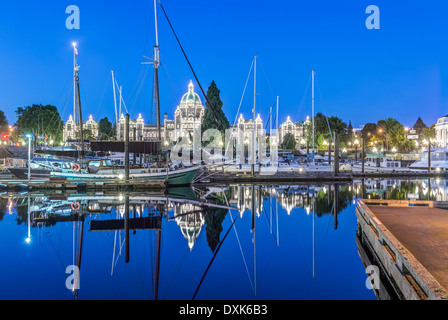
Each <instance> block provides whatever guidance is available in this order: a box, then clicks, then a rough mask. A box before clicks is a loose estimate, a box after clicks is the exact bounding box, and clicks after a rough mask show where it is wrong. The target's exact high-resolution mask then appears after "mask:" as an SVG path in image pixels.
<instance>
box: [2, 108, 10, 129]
mask: <svg viewBox="0 0 448 320" xmlns="http://www.w3.org/2000/svg"><path fill="white" fill-rule="evenodd" d="M3 132H9V123H8V120H6V116H5V113H4V112H3V111H2V110H0V133H3Z"/></svg>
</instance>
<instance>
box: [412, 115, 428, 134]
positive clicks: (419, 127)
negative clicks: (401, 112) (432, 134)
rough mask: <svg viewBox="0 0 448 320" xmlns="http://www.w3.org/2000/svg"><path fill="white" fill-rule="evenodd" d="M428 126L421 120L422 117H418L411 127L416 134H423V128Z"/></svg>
mask: <svg viewBox="0 0 448 320" xmlns="http://www.w3.org/2000/svg"><path fill="white" fill-rule="evenodd" d="M427 127H428V126H427V125H426V124H425V123H424V122H423V120H422V118H420V117H418V119H417V122H416V123H415V124H414V126H413V127H412V128H413V129H414V130H415V131H416V133H417V134H418V135H422V134H423V130H424V129H425V128H427Z"/></svg>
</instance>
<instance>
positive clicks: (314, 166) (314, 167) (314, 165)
mask: <svg viewBox="0 0 448 320" xmlns="http://www.w3.org/2000/svg"><path fill="white" fill-rule="evenodd" d="M314 78H315V71H314V70H313V71H312V113H313V117H312V121H313V151H312V154H311V155H312V161H311V162H310V163H309V164H308V166H307V167H306V168H305V169H304V170H305V171H306V172H332V171H333V166H332V165H330V164H329V163H327V162H324V161H316V160H318V159H317V158H318V157H316V150H315V139H316V138H315V134H316V132H315V126H314V102H315V98H314Z"/></svg>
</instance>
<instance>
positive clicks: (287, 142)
mask: <svg viewBox="0 0 448 320" xmlns="http://www.w3.org/2000/svg"><path fill="white" fill-rule="evenodd" d="M295 147H296V139H295V138H294V135H293V134H292V133H289V132H288V133H287V134H285V136H284V137H283V142H282V148H283V149H286V150H294V148H295Z"/></svg>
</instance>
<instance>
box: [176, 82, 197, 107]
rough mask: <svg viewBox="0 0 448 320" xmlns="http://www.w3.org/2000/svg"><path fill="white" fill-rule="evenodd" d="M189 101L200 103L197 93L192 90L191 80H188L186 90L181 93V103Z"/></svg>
mask: <svg viewBox="0 0 448 320" xmlns="http://www.w3.org/2000/svg"><path fill="white" fill-rule="evenodd" d="M189 101H192V102H198V103H201V98H199V96H198V94H197V93H196V92H194V85H193V81H190V84H189V85H188V92H187V93H186V94H184V95H183V97H182V100H181V103H187V102H189Z"/></svg>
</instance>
